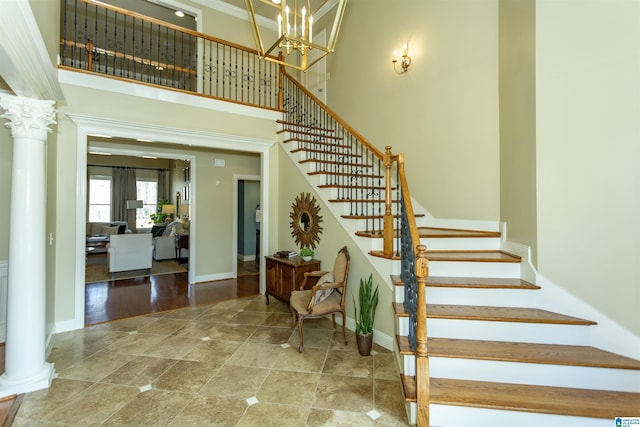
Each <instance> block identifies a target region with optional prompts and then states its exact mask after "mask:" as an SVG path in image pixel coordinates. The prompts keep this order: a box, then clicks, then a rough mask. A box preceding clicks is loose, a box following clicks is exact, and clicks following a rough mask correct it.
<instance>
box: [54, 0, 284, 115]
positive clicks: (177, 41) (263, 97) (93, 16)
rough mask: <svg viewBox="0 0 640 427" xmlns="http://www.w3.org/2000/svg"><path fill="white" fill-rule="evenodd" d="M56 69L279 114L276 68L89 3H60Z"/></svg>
mask: <svg viewBox="0 0 640 427" xmlns="http://www.w3.org/2000/svg"><path fill="white" fill-rule="evenodd" d="M60 58H61V62H60V64H61V68H72V69H74V70H82V71H87V72H91V73H97V74H102V75H108V76H110V77H115V78H122V79H126V80H135V81H137V82H140V83H145V84H150V85H157V86H163V87H166V88H170V89H173V90H180V91H186V92H190V93H194V92H195V93H198V94H200V95H204V96H208V97H212V98H217V99H223V100H225V101H231V102H237V103H241V104H247V105H253V106H258V107H263V108H269V109H278V73H279V69H278V65H277V64H276V63H274V62H271V61H263V60H260V58H259V57H258V55H257V51H255V50H253V49H250V48H247V47H244V46H240V45H236V44H234V43H231V42H228V41H224V40H220V39H217V38H215V37H211V36H208V35H206V34H202V33H198V32H196V31H192V30H189V29H187V28H182V27H179V26H176V25H173V24H169V23H167V22H164V21H160V20H158V19H154V18H151V17H148V16H145V15H141V14H138V13H135V12H131V11H128V10H125V9H121V8H118V7H114V6H109V5H106V4H103V3H95V2H92V1H88V0H62V10H61V29H60Z"/></svg>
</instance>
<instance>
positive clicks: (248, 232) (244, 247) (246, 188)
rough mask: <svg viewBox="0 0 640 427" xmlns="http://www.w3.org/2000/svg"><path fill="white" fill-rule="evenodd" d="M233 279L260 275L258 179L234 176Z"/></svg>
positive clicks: (260, 215) (260, 214) (260, 212)
mask: <svg viewBox="0 0 640 427" xmlns="http://www.w3.org/2000/svg"><path fill="white" fill-rule="evenodd" d="M235 187H236V190H235V196H234V198H235V199H236V200H235V207H236V209H235V210H236V218H235V223H236V231H235V242H236V244H235V248H236V249H235V257H236V259H237V263H236V271H235V277H242V276H246V275H258V274H260V247H261V245H260V240H261V239H260V237H261V232H260V225H261V221H262V211H261V209H260V177H258V176H241V175H238V176H235Z"/></svg>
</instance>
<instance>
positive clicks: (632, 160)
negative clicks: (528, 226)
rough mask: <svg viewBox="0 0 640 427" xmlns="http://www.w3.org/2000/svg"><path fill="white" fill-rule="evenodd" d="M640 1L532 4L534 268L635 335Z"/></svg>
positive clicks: (639, 293) (639, 300)
mask: <svg viewBox="0 0 640 427" xmlns="http://www.w3.org/2000/svg"><path fill="white" fill-rule="evenodd" d="M639 17H640V2H637V1H627V0H609V1H599V0H583V1H581V2H580V6H579V7H576V5H575V3H574V2H570V1H557V0H538V2H537V4H536V34H537V37H536V68H537V72H536V95H537V99H536V103H537V105H536V116H537V128H536V134H537V169H538V175H537V185H538V235H539V237H538V244H539V250H538V265H539V270H540V273H541V274H543V275H544V276H546V277H548V278H550V279H551V280H552V281H554V282H555V283H558V284H559V285H561V286H562V287H564V288H565V289H566V290H568V291H569V292H571V293H573V294H575V295H577V296H579V297H580V298H582V299H583V300H585V301H586V302H588V303H589V304H591V305H593V306H594V307H596V308H598V309H599V310H601V311H602V312H604V313H605V314H606V315H608V316H610V318H612V319H613V320H615V321H617V322H619V323H620V324H621V325H623V326H625V327H626V328H628V329H629V330H630V331H631V332H633V333H635V334H636V335H640V321H639V320H640V317H639V316H638V313H640V311H639V310H638V307H640V286H639V283H640V280H639V279H638V260H639V259H640V243H639V242H640V226H639V225H638V224H639V222H638V221H639V218H640V187H639V183H640V168H639V167H638V159H640V143H639V140H640V121H639V120H638V117H640V103H639V102H638V98H639V94H640V79H638V76H639V74H640V51H639V50H638V40H640V26H638V19H639Z"/></svg>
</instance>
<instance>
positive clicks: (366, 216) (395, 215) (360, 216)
mask: <svg viewBox="0 0 640 427" xmlns="http://www.w3.org/2000/svg"><path fill="white" fill-rule="evenodd" d="M414 216H415V217H416V218H422V217H424V214H415V215H414ZM393 217H394V218H399V217H400V215H398V214H394V215H393ZM340 218H344V219H382V218H384V215H340Z"/></svg>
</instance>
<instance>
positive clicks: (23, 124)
mask: <svg viewBox="0 0 640 427" xmlns="http://www.w3.org/2000/svg"><path fill="white" fill-rule="evenodd" d="M53 104H55V101H49V100H39V99H32V98H26V97H23V96H15V95H7V94H0V107H2V108H3V109H4V110H5V112H4V114H2V115H0V118H3V119H7V120H9V121H8V122H7V123H5V126H7V127H8V128H10V129H11V136H12V137H13V138H35V139H40V140H42V141H45V140H46V139H47V133H49V132H51V128H50V127H49V125H51V124H55V123H56V121H55V120H54V118H55V116H56V110H55V108H53Z"/></svg>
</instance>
